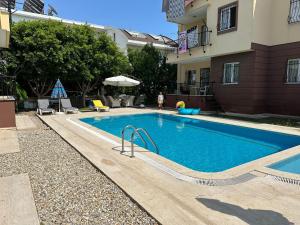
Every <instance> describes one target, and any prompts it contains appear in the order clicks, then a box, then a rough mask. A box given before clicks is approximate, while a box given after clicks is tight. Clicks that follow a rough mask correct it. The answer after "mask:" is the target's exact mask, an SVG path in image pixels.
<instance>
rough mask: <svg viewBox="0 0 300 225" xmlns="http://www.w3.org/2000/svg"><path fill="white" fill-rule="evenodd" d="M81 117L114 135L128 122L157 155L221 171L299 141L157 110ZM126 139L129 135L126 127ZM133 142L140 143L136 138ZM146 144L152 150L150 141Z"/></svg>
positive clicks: (275, 134) (287, 136) (278, 134)
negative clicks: (139, 130) (145, 135)
mask: <svg viewBox="0 0 300 225" xmlns="http://www.w3.org/2000/svg"><path fill="white" fill-rule="evenodd" d="M81 121H83V122H85V123H88V124H90V125H92V126H94V127H97V128H99V129H101V130H104V131H106V132H109V133H111V134H113V135H115V136H118V137H121V131H122V129H123V127H125V126H126V125H128V124H131V125H134V126H136V127H141V128H145V129H146V130H147V131H148V132H149V134H150V135H151V137H152V138H153V139H154V141H155V142H156V143H157V145H158V147H159V150H160V155H161V156H163V157H165V158H167V159H170V160H172V161H174V162H176V163H179V164H181V165H184V166H186V167H188V168H190V169H193V170H197V171H202V172H220V171H224V170H227V169H230V168H233V167H235V166H238V165H241V164H243V163H246V162H249V161H252V160H255V159H258V158H261V157H264V156H267V155H270V154H273V153H276V152H279V151H282V150H285V149H288V148H291V147H294V146H297V145H300V136H299V137H298V136H292V135H286V134H281V133H275V132H268V131H263V130H257V129H251V128H245V127H239V126H233V125H227V124H222V123H213V122H208V121H203V120H198V119H190V118H185V117H179V116H174V115H165V114H159V113H151V114H142V115H126V116H110V117H94V118H84V119H81ZM126 139H127V140H129V139H130V131H128V132H127V134H126ZM136 144H138V145H140V146H142V147H144V145H143V144H142V142H141V141H140V140H139V139H137V140H136ZM148 146H149V148H148V149H149V150H150V151H153V152H155V149H154V148H153V147H152V146H151V144H150V143H149V145H148Z"/></svg>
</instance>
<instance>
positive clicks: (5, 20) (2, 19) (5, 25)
mask: <svg viewBox="0 0 300 225" xmlns="http://www.w3.org/2000/svg"><path fill="white" fill-rule="evenodd" d="M9 35H10V27H9V16H8V14H7V13H3V12H0V48H8V46H9Z"/></svg>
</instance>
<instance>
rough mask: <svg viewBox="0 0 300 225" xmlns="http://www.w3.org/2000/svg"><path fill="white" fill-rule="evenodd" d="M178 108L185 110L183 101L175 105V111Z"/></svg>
mask: <svg viewBox="0 0 300 225" xmlns="http://www.w3.org/2000/svg"><path fill="white" fill-rule="evenodd" d="M178 108H181V109H183V108H185V103H184V101H180V102H177V103H176V109H178Z"/></svg>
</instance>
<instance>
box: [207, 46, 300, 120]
mask: <svg viewBox="0 0 300 225" xmlns="http://www.w3.org/2000/svg"><path fill="white" fill-rule="evenodd" d="M252 49H253V51H251V52H248V53H240V54H233V55H226V56H222V57H214V58H212V61H211V79H212V80H211V81H214V82H215V85H214V93H215V98H216V100H217V102H218V103H219V104H220V106H221V108H222V109H223V110H224V111H226V112H234V113H245V114H259V113H272V114H281V115H295V116H300V102H299V96H300V84H287V83H286V78H287V62H288V60H289V59H294V58H300V42H297V43H290V44H284V45H276V46H266V45H260V44H252ZM229 62H240V76H239V83H238V84H236V85H235V84H230V85H227V84H226V85H224V84H223V82H222V79H223V69H224V63H229Z"/></svg>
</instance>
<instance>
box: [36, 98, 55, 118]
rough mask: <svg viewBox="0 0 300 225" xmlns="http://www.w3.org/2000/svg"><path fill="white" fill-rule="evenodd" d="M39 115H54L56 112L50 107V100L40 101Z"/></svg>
mask: <svg viewBox="0 0 300 225" xmlns="http://www.w3.org/2000/svg"><path fill="white" fill-rule="evenodd" d="M37 113H38V114H40V115H43V114H45V113H48V114H54V113H55V110H54V109H52V108H50V107H49V100H48V99H38V108H37Z"/></svg>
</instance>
